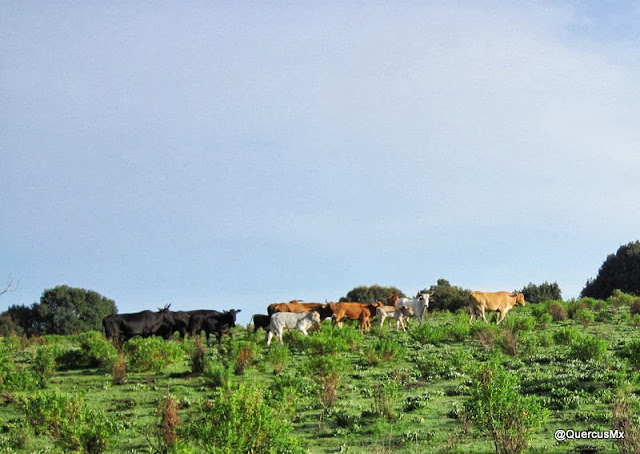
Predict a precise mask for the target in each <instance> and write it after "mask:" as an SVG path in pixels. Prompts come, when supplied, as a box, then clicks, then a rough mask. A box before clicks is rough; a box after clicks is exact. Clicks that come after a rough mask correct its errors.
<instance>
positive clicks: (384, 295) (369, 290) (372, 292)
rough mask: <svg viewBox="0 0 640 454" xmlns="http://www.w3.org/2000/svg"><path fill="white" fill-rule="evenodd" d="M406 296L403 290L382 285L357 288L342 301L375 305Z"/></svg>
mask: <svg viewBox="0 0 640 454" xmlns="http://www.w3.org/2000/svg"><path fill="white" fill-rule="evenodd" d="M394 293H395V294H396V295H400V296H405V294H404V293H402V291H401V290H399V289H398V288H396V287H393V286H391V287H382V286H380V285H372V286H369V287H367V286H364V285H361V286H359V287H355V288H353V289H352V290H349V292H348V293H347V295H346V296H343V297H342V298H340V301H353V302H358V303H375V302H376V301H382V302H383V303H386V302H387V299H388V298H389V297H390V296H391V295H393V294H394Z"/></svg>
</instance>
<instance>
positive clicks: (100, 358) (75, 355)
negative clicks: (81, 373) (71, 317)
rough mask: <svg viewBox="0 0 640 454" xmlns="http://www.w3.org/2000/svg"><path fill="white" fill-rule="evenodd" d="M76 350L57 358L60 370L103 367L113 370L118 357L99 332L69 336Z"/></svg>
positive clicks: (63, 353) (110, 344) (68, 350)
mask: <svg viewBox="0 0 640 454" xmlns="http://www.w3.org/2000/svg"><path fill="white" fill-rule="evenodd" d="M69 338H70V340H71V341H72V344H75V345H76V347H75V348H70V349H67V350H65V351H63V352H62V353H61V354H60V355H59V356H57V358H56V362H57V363H58V368H60V369H86V368H93V367H96V368H97V367H101V368H104V369H107V370H108V369H111V368H112V367H113V364H114V362H115V360H116V358H117V356H118V351H117V350H116V348H115V347H114V346H113V344H112V343H111V342H109V341H107V340H106V339H105V337H104V336H103V335H102V334H101V333H98V332H97V331H88V332H86V333H82V334H78V335H76V336H69Z"/></svg>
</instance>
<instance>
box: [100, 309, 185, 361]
mask: <svg viewBox="0 0 640 454" xmlns="http://www.w3.org/2000/svg"><path fill="white" fill-rule="evenodd" d="M170 306H171V305H170V304H169V305H167V306H165V307H164V309H158V312H151V311H142V312H135V313H131V314H113V315H110V316H108V317H105V318H104V319H103V320H102V326H103V328H104V333H105V335H106V337H107V339H109V340H111V341H113V343H114V344H115V346H116V347H117V348H118V349H119V350H120V349H122V344H123V343H124V342H126V341H128V340H129V339H131V338H132V337H134V336H142V337H150V336H155V335H157V334H158V333H162V334H164V333H166V332H168V331H169V330H170V329H171V327H173V326H175V319H174V318H173V313H172V312H171V311H170V310H169V307H170Z"/></svg>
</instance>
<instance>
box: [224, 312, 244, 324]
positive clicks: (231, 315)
mask: <svg viewBox="0 0 640 454" xmlns="http://www.w3.org/2000/svg"><path fill="white" fill-rule="evenodd" d="M224 312H225V314H229V315H228V317H225V318H227V319H228V320H227V321H228V322H229V326H231V327H232V328H233V327H234V326H236V315H237V314H238V312H240V309H231V310H230V311H224Z"/></svg>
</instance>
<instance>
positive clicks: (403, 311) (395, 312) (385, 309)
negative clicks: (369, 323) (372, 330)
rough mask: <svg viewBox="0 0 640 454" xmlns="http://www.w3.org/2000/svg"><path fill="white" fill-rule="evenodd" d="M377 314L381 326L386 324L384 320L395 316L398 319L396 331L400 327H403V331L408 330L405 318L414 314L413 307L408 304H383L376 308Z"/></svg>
mask: <svg viewBox="0 0 640 454" xmlns="http://www.w3.org/2000/svg"><path fill="white" fill-rule="evenodd" d="M376 315H377V316H378V318H379V319H380V326H382V325H384V321H385V320H386V319H387V318H394V319H395V320H396V331H399V328H400V327H402V331H404V332H407V327H406V323H405V319H406V318H407V317H410V316H411V315H413V309H412V308H411V307H407V306H402V307H396V306H382V307H377V308H376Z"/></svg>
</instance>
